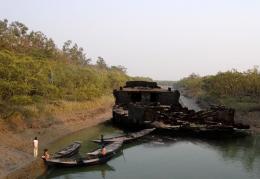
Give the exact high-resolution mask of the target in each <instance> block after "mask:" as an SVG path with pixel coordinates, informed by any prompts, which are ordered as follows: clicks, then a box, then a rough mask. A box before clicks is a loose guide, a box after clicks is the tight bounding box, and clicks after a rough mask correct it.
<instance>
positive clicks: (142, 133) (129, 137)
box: [93, 128, 155, 144]
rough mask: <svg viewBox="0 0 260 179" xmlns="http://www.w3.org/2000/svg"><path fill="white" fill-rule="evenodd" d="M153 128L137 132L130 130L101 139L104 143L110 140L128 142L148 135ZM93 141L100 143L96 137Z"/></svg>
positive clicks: (110, 141)
mask: <svg viewBox="0 0 260 179" xmlns="http://www.w3.org/2000/svg"><path fill="white" fill-rule="evenodd" d="M154 130H155V128H151V129H143V130H141V131H139V132H132V133H129V134H125V135H121V136H117V137H111V138H105V139H103V142H104V143H105V144H107V143H112V142H120V141H123V142H129V141H132V140H135V139H138V138H141V137H143V136H145V135H148V134H150V133H151V132H153V131H154ZM93 142H95V143H101V140H100V139H97V140H93Z"/></svg>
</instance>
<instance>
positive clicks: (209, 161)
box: [41, 125, 260, 179]
mask: <svg viewBox="0 0 260 179" xmlns="http://www.w3.org/2000/svg"><path fill="white" fill-rule="evenodd" d="M100 133H104V134H105V136H111V135H118V134H120V133H121V131H119V130H117V129H115V128H113V127H111V126H105V125H99V126H97V127H93V128H90V129H86V130H83V131H80V132H78V133H75V134H73V135H70V136H68V137H66V138H64V139H62V140H61V141H58V142H57V143H55V144H53V146H51V148H50V149H51V151H55V150H57V149H59V148H61V147H63V146H65V145H67V144H69V143H71V142H72V141H74V140H81V141H83V144H82V148H81V151H80V152H81V154H84V153H86V152H87V151H89V150H91V149H93V148H95V147H96V145H95V144H93V143H91V142H90V140H91V139H95V138H97V137H98V136H99V135H100ZM41 178H64V179H69V178H73V179H75V178H89V179H102V178H107V179H171V178H174V179H187V178H193V179H204V178H205V179H206V178H207V179H208V178H214V179H217V178H219V179H224V178H227V179H232V178H234V179H246V178H257V179H259V178H260V136H254V137H247V138H242V139H232V140H226V141H212V140H211V141H205V140H199V139H187V138H186V139H183V138H174V137H164V138H163V139H159V138H158V137H157V136H151V137H147V138H146V139H143V140H142V141H139V142H136V143H133V144H131V145H126V146H124V149H123V153H121V154H119V155H118V156H117V157H115V158H114V159H112V160H111V161H109V162H108V163H107V164H106V165H102V166H95V167H89V168H85V167H82V168H72V169H68V168H65V169H61V168H59V169H51V170H48V172H47V173H46V174H45V175H44V176H42V177H41Z"/></svg>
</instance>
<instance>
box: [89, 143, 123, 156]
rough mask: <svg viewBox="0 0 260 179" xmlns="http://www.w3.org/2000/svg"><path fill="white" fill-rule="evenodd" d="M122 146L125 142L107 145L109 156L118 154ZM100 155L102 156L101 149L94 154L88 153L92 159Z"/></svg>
mask: <svg viewBox="0 0 260 179" xmlns="http://www.w3.org/2000/svg"><path fill="white" fill-rule="evenodd" d="M122 144H123V141H116V142H113V143H110V144H108V145H106V146H105V147H106V152H107V154H110V153H113V152H117V151H118V150H119V149H120V147H121V146H122ZM100 154H101V149H96V150H94V151H93V152H89V153H87V155H88V156H92V157H98V156H99V155H100Z"/></svg>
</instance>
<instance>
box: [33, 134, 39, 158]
mask: <svg viewBox="0 0 260 179" xmlns="http://www.w3.org/2000/svg"><path fill="white" fill-rule="evenodd" d="M38 143H39V142H38V139H37V137H35V138H34V140H33V156H34V157H35V158H36V157H37V156H38Z"/></svg>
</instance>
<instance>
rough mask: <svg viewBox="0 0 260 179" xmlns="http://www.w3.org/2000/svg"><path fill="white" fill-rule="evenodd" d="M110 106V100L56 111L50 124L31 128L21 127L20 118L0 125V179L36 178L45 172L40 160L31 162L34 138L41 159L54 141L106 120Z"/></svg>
mask: <svg viewBox="0 0 260 179" xmlns="http://www.w3.org/2000/svg"><path fill="white" fill-rule="evenodd" d="M112 105H113V100H112V98H111V99H108V100H107V99H106V100H102V102H100V103H99V105H96V106H95V107H91V108H88V109H84V108H83V109H80V108H78V109H77V110H70V111H64V110H62V111H55V112H54V113H53V115H52V120H49V119H44V118H43V119H40V120H39V122H37V120H36V121H35V122H34V123H33V125H32V126H28V125H26V124H24V121H23V120H22V119H20V118H19V117H17V118H14V119H11V120H10V121H8V122H6V121H3V120H2V121H0V140H1V144H0V178H35V177H36V176H38V175H39V174H41V173H42V172H44V170H45V167H44V165H43V162H42V161H41V159H40V158H38V159H34V158H33V149H32V140H33V138H34V137H35V136H37V137H38V139H39V151H40V155H41V151H42V150H43V149H44V148H46V147H47V146H48V145H49V144H50V143H52V142H54V141H55V140H58V139H59V138H61V137H64V136H66V135H68V134H70V133H73V132H76V131H79V130H81V129H84V128H87V127H91V126H94V125H97V124H99V123H101V122H104V121H106V120H109V119H110V118H111V116H112V112H111V110H112ZM44 120H45V121H46V122H43V121H44ZM42 123H45V125H44V126H42ZM46 124H47V125H46Z"/></svg>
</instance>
